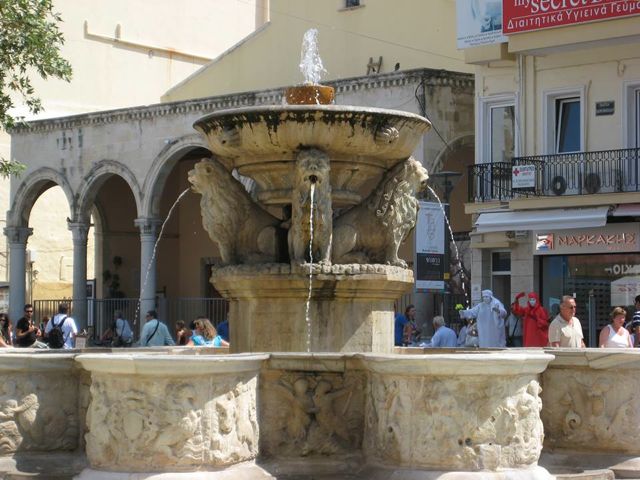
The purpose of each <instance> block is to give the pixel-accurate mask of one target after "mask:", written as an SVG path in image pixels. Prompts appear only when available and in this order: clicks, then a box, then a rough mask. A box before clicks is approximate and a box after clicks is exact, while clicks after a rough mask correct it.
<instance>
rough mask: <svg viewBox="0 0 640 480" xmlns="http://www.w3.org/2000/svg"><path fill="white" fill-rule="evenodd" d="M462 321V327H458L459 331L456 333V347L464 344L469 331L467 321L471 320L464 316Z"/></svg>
mask: <svg viewBox="0 0 640 480" xmlns="http://www.w3.org/2000/svg"><path fill="white" fill-rule="evenodd" d="M463 322H464V325H463V326H462V328H461V329H460V332H459V333H458V342H457V346H458V347H464V346H465V345H464V344H465V342H466V340H467V332H468V331H469V322H471V320H470V319H468V318H465V319H464V320H463Z"/></svg>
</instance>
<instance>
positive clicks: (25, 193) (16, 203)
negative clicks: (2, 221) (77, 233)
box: [7, 167, 77, 227]
mask: <svg viewBox="0 0 640 480" xmlns="http://www.w3.org/2000/svg"><path fill="white" fill-rule="evenodd" d="M23 178H24V179H23V180H22V182H21V183H20V185H19V186H18V189H17V190H16V193H15V195H13V201H12V202H11V209H10V210H9V214H8V218H7V224H8V225H11V226H14V227H27V226H28V225H29V216H30V215H31V210H32V208H33V205H34V204H35V203H36V200H37V199H38V197H39V196H40V195H41V194H42V193H43V192H44V191H45V190H47V189H49V188H51V187H53V186H59V187H60V188H62V190H63V191H64V194H65V196H66V197H67V202H69V210H70V212H71V216H72V217H73V216H74V214H75V211H76V209H77V204H76V199H75V196H74V193H73V189H72V188H71V185H70V184H69V182H68V181H67V178H66V177H65V176H64V175H63V174H62V173H60V172H59V171H57V170H54V169H53V168H49V167H43V168H39V169H37V170H35V171H34V172H30V173H29V174H28V175H25V176H24V177H23Z"/></svg>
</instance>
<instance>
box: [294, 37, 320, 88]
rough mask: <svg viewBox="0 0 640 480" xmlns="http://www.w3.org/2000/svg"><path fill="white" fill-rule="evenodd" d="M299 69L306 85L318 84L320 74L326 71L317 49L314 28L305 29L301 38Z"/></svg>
mask: <svg viewBox="0 0 640 480" xmlns="http://www.w3.org/2000/svg"><path fill="white" fill-rule="evenodd" d="M300 71H301V72H302V75H303V76H304V83H305V84H307V85H318V84H319V83H320V76H321V75H322V73H324V72H326V70H325V68H324V66H323V65H322V59H321V58H320V52H319V51H318V30H317V29H315V28H310V29H309V30H307V31H306V32H305V34H304V37H303V38H302V53H301V55H300Z"/></svg>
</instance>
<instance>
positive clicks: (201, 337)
mask: <svg viewBox="0 0 640 480" xmlns="http://www.w3.org/2000/svg"><path fill="white" fill-rule="evenodd" d="M195 327H196V328H195V332H194V334H193V336H192V337H191V339H190V340H189V343H187V346H189V347H194V346H196V347H202V346H209V347H228V346H229V342H226V341H224V340H223V339H222V337H220V335H218V332H217V331H216V328H215V327H214V326H213V324H212V323H211V321H210V320H209V319H208V318H198V319H196V321H195Z"/></svg>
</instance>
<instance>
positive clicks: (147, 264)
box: [134, 218, 160, 332]
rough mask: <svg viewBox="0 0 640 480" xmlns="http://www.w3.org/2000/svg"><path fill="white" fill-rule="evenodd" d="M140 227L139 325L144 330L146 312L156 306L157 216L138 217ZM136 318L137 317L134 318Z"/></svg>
mask: <svg viewBox="0 0 640 480" xmlns="http://www.w3.org/2000/svg"><path fill="white" fill-rule="evenodd" d="M135 225H136V227H138V228H139V229H140V311H139V318H140V320H139V322H138V327H139V328H140V332H142V327H143V325H144V321H142V319H143V318H144V314H145V312H147V311H148V310H154V309H155V308H156V259H155V256H154V255H153V253H154V252H153V251H154V248H155V246H156V241H157V228H158V225H160V220H158V219H157V218H137V219H136V220H135ZM134 320H135V319H134Z"/></svg>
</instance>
